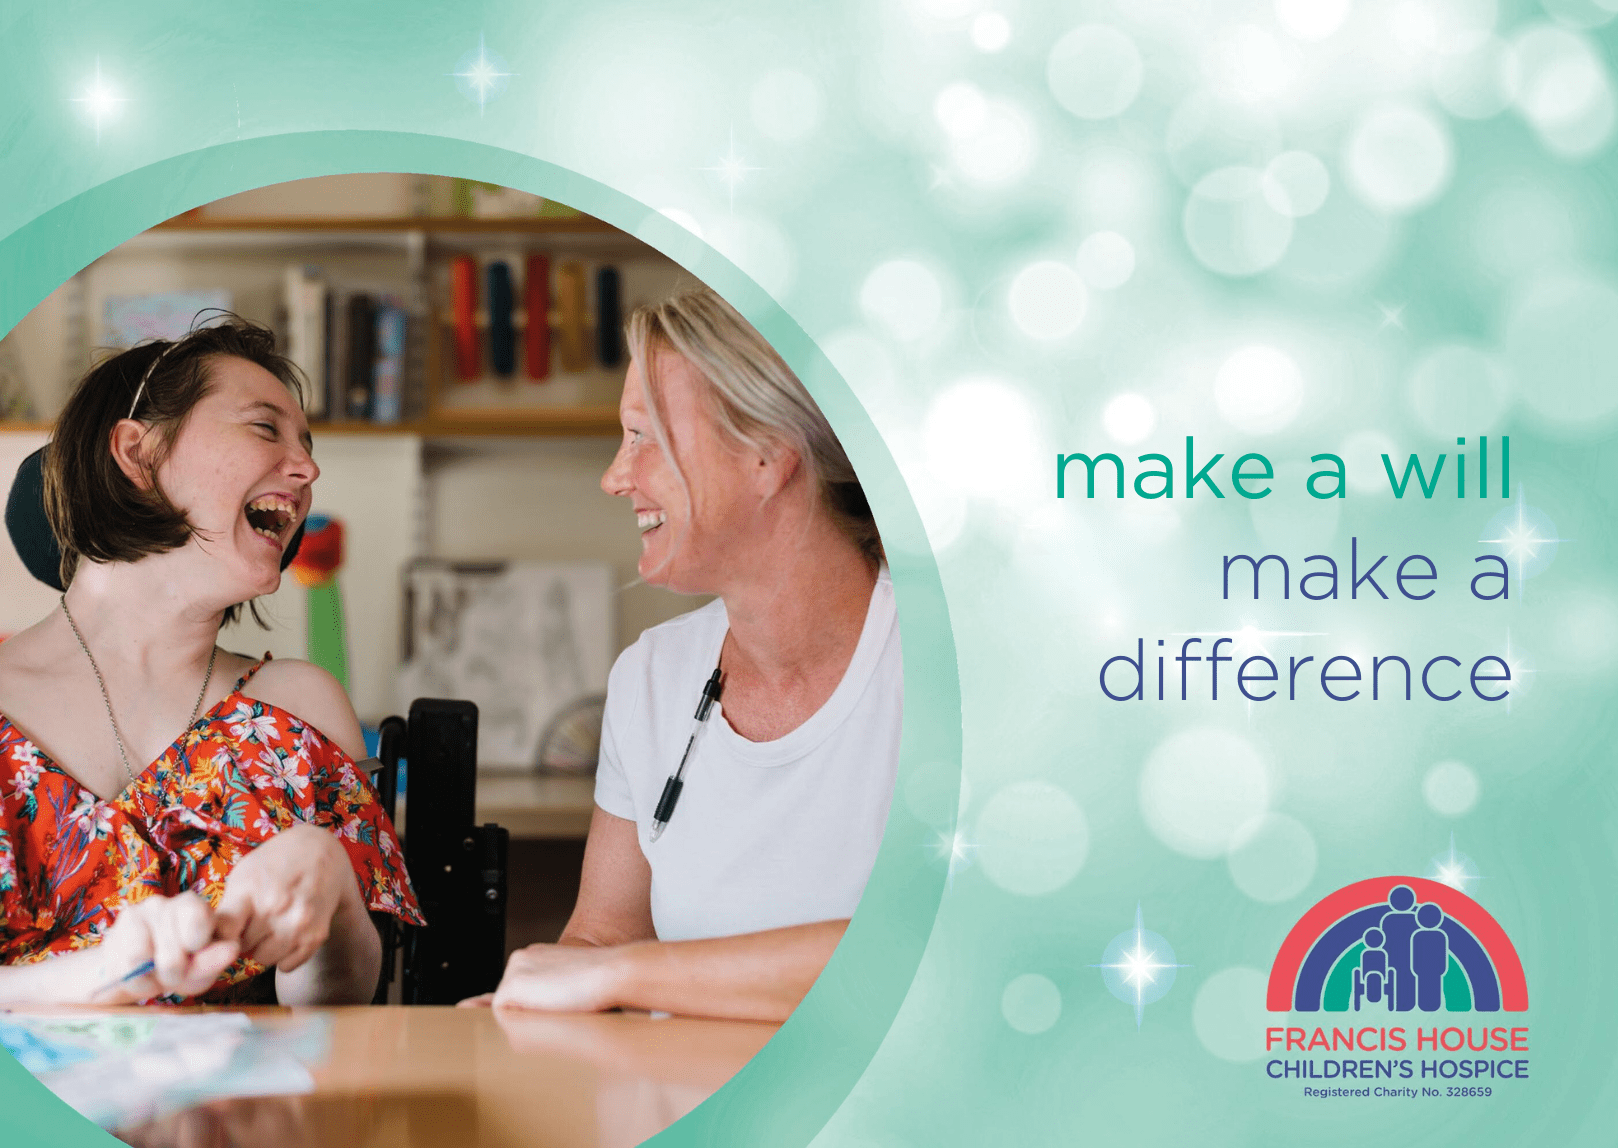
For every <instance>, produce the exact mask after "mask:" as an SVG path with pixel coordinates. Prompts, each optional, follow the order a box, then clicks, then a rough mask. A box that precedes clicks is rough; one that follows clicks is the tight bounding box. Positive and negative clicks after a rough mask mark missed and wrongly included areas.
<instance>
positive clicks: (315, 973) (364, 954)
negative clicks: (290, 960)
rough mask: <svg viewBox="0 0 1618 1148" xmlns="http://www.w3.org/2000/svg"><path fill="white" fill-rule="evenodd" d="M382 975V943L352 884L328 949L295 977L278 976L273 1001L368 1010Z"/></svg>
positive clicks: (320, 950) (279, 972) (333, 925)
mask: <svg viewBox="0 0 1618 1148" xmlns="http://www.w3.org/2000/svg"><path fill="white" fill-rule="evenodd" d="M381 971H382V940H381V938H380V937H378V936H377V932H376V926H375V925H373V924H372V923H371V915H370V913H369V912H368V911H367V909H366V906H365V901H364V898H362V897H361V895H360V891H359V886H358V884H355V883H352V882H351V883H350V886H349V887H348V888H345V890H344V892H343V900H342V902H341V903H340V904H339V906H338V909H337V912H336V913H335V914H334V915H333V917H332V923H331V933H330V935H329V936H328V937H327V938H326V943H325V944H324V945H321V946H320V948H318V949H316V950H315V953H314V955H313V956H312V957H310V958H309V959H308V960H307V961H305V962H304V963H303V964H301V965H299V966H298V967H297V968H296V969H294V970H293V971H292V972H284V971H282V970H280V969H277V970H276V973H275V997H276V1000H277V1001H279V1002H280V1003H281V1004H285V1005H335V1004H369V1003H370V1001H371V997H372V996H373V995H374V994H375V992H376V982H377V976H378V974H379V973H380V972H381Z"/></svg>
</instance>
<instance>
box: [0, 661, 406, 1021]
mask: <svg viewBox="0 0 1618 1148" xmlns="http://www.w3.org/2000/svg"><path fill="white" fill-rule="evenodd" d="M263 664H264V663H263V662H260V663H259V665H257V666H254V667H253V668H252V669H250V670H248V672H247V673H246V674H245V675H244V676H243V677H242V679H241V680H240V681H238V682H237V683H236V686H235V688H234V689H233V690H232V691H231V692H230V694H229V696H227V697H226V698H225V699H224V700H223V701H221V702H220V703H219V704H218V705H216V706H214V707H213V709H211V710H209V711H208V712H207V713H206V714H204V715H203V716H202V717H200V718H198V719H197V721H196V724H194V725H193V726H191V728H190V729H188V730H186V732H185V733H184V734H182V735H181V736H180V739H179V740H178V741H176V742H175V743H174V744H173V745H171V746H169V748H168V749H167V750H166V751H164V753H163V756H162V757H160V758H158V759H157V760H156V761H155V762H153V763H152V764H151V765H150V766H148V767H147V768H146V769H145V770H144V771H143V772H142V773H141V774H140V775H139V776H138V777H137V778H136V779H135V781H134V782H133V783H132V784H131V785H130V786H129V787H128V788H127V789H125V790H124V791H123V792H122V793H120V794H118V796H117V797H114V798H112V799H111V800H108V801H103V800H101V799H100V798H98V797H97V796H96V795H95V794H93V793H91V792H90V791H89V790H87V789H85V788H84V787H82V786H81V785H79V783H78V782H77V781H75V780H74V779H73V778H72V776H70V775H69V774H68V773H67V772H65V771H64V770H62V769H61V768H60V767H58V766H57V765H56V764H55V763H54V762H52V761H51V760H50V758H48V757H46V756H45V754H44V753H42V752H41V751H40V749H39V747H38V746H36V745H34V744H33V743H32V742H31V741H29V740H28V739H27V738H26V737H24V736H23V735H22V733H21V732H20V731H19V730H18V729H17V728H16V727H15V726H13V725H12V724H11V722H10V720H9V719H7V718H6V717H5V716H4V715H3V714H0V964H24V963H27V962H30V961H41V960H45V959H46V958H48V957H51V956H55V955H57V954H59V953H66V952H71V951H73V950H75V949H82V948H86V947H88V946H90V945H94V944H96V943H97V942H99V941H100V939H101V935H102V934H103V933H104V932H105V931H106V930H107V929H108V928H110V927H111V925H112V922H113V921H114V920H115V919H116V918H117V916H118V912H119V910H120V909H122V908H123V906H125V905H128V904H133V903H134V902H136V901H139V900H141V899H143V898H145V897H149V896H152V895H153V894H163V895H165V896H173V895H175V894H177V893H179V892H180V891H182V890H185V889H190V890H192V891H193V892H196V893H199V894H201V895H202V896H204V897H206V898H207V899H208V901H209V903H210V904H214V905H217V904H218V903H219V900H220V898H221V897H222V896H223V895H224V892H225V878H226V877H228V876H229V875H230V871H231V869H232V868H233V867H234V866H235V864H236V862H237V861H238V860H240V859H241V857H242V856H243V855H245V854H246V853H248V852H249V851H251V850H252V849H253V848H254V847H255V846H258V845H261V844H263V843H264V842H265V841H267V840H269V839H270V838H271V837H273V836H275V834H277V833H279V832H281V830H283V829H288V828H290V827H291V826H293V825H296V824H298V823H300V822H308V823H311V824H314V825H319V826H321V827H323V828H326V829H329V830H331V831H332V832H333V833H335V834H336V835H337V838H338V840H339V841H341V842H342V844H343V848H344V849H345V850H347V852H348V859H349V862H350V864H352V865H353V866H354V873H355V875H356V876H357V877H358V878H359V885H360V889H361V891H362V892H363V894H364V896H365V900H366V903H367V904H368V905H369V906H370V907H371V908H372V909H374V910H381V911H383V912H387V913H391V914H393V915H394V916H395V917H398V918H399V919H400V920H401V921H404V922H407V923H409V924H413V925H421V924H425V922H424V921H423V919H422V916H421V910H420V907H419V906H418V905H417V904H416V897H415V894H414V893H413V892H412V891H411V889H410V880H409V878H408V876H407V875H406V873H405V868H404V856H403V854H402V852H401V851H400V849H399V841H398V838H397V837H395V836H394V833H393V826H392V825H391V824H389V822H388V818H387V814H385V813H384V812H383V811H382V807H381V805H380V804H379V803H378V802H377V798H376V794H375V792H373V791H372V789H371V786H370V784H369V783H368V782H367V781H366V779H365V777H364V776H363V775H362V774H361V772H360V771H359V770H358V769H356V768H355V765H354V762H353V759H351V758H350V757H349V756H348V755H347V754H346V753H344V752H343V751H342V750H341V749H339V748H338V747H337V746H336V745H334V744H333V743H332V742H330V741H328V740H326V738H325V736H324V735H322V734H321V732H320V731H319V730H317V729H315V728H314V727H313V726H311V725H306V724H305V723H304V722H301V721H299V720H298V719H297V718H296V717H294V716H293V715H292V714H290V713H287V712H286V711H285V710H283V709H280V708H279V707H277V706H273V705H270V704H268V703H266V702H261V701H258V700H256V699H254V698H250V697H247V696H246V695H245V694H243V693H242V688H243V687H244V686H246V684H247V681H248V679H249V678H251V677H252V676H253V675H254V674H255V673H257V672H258V669H259V666H262V665H263ZM264 971H265V969H264V967H263V966H262V965H259V964H256V963H255V962H253V961H249V960H247V959H245V958H243V959H242V960H239V961H237V962H236V963H235V964H233V965H231V966H230V968H228V969H226V970H225V971H224V973H222V974H221V975H220V978H219V980H218V981H217V982H216V983H215V984H214V986H213V988H211V989H209V990H208V992H207V993H205V994H203V996H202V997H201V998H200V999H202V1000H204V1001H208V1000H229V999H234V998H235V997H237V996H238V995H240V990H242V989H244V988H245V987H246V982H248V981H250V980H252V979H253V978H254V977H256V976H258V975H259V974H260V973H263V972H264Z"/></svg>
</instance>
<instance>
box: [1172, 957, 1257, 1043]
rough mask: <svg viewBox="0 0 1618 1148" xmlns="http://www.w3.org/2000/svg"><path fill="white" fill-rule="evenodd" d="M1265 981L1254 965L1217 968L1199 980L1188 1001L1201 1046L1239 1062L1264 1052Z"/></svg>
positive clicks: (1193, 1025) (1192, 1023)
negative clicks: (1210, 974)
mask: <svg viewBox="0 0 1618 1148" xmlns="http://www.w3.org/2000/svg"><path fill="white" fill-rule="evenodd" d="M1268 985H1269V981H1268V978H1266V977H1265V975H1264V974H1263V973H1261V972H1259V970H1257V969H1250V968H1246V967H1245V966H1240V965H1238V966H1236V967H1235V968H1229V969H1221V970H1220V971H1219V972H1217V973H1215V974H1214V975H1213V976H1211V977H1209V978H1208V979H1207V980H1206V981H1204V982H1203V983H1202V987H1201V988H1200V989H1198V990H1197V997H1196V1000H1195V1001H1193V1002H1192V1005H1191V1025H1192V1027H1193V1028H1195V1029H1196V1031H1197V1039H1198V1040H1199V1041H1201V1042H1202V1047H1203V1048H1206V1049H1207V1050H1208V1051H1209V1052H1211V1053H1213V1054H1214V1055H1215V1056H1217V1057H1219V1059H1221V1060H1230V1061H1235V1062H1236V1063H1242V1062H1245V1061H1249V1060H1257V1059H1258V1058H1259V1057H1260V1056H1262V1055H1263V1054H1264V1029H1265V1027H1266V1026H1267V1025H1269V1024H1271V1023H1273V1021H1272V1018H1271V1015H1270V1013H1268V1012H1267V1011H1265V1008H1264V994H1265V991H1266V989H1267V988H1268Z"/></svg>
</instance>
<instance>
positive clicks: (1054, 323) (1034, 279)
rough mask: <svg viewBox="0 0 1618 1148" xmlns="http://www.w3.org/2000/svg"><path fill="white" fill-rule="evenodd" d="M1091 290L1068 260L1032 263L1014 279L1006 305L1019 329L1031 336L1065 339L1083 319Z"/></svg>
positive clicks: (1044, 339)
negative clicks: (1069, 264)
mask: <svg viewBox="0 0 1618 1148" xmlns="http://www.w3.org/2000/svg"><path fill="white" fill-rule="evenodd" d="M1088 304H1089V292H1087V291H1086V290H1085V287H1084V280H1083V279H1081V278H1079V273H1078V272H1077V271H1075V270H1073V268H1071V267H1069V266H1068V265H1067V264H1065V263H1058V262H1056V261H1055V260H1049V259H1045V260H1040V261H1038V262H1035V263H1030V264H1029V265H1028V266H1027V267H1024V268H1023V269H1022V270H1021V271H1019V272H1017V274H1016V275H1015V276H1014V277H1013V278H1012V280H1011V289H1010V290H1009V291H1008V292H1007V293H1006V307H1007V309H1008V310H1009V311H1010V312H1011V321H1012V322H1013V323H1015V324H1016V325H1017V329H1018V330H1020V331H1021V332H1022V333H1023V334H1025V335H1027V336H1028V337H1029V338H1032V339H1039V340H1041V341H1048V340H1052V339H1062V338H1065V337H1067V336H1068V335H1071V334H1072V333H1073V332H1074V331H1077V330H1078V329H1079V324H1080V323H1082V322H1084V312H1085V308H1086V307H1087V306H1088Z"/></svg>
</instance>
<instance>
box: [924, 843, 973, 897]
mask: <svg viewBox="0 0 1618 1148" xmlns="http://www.w3.org/2000/svg"><path fill="white" fill-rule="evenodd" d="M929 848H930V849H932V851H933V855H934V856H936V857H938V858H939V859H940V860H944V861H945V863H946V865H947V866H948V868H949V876H948V877H947V878H946V883H947V884H948V885H950V886H952V887H953V886H954V884H955V873H956V870H958V869H966V868H969V867H970V866H971V864H972V853H973V851H974V850H976V849H977V843H976V842H975V841H968V840H967V839H966V834H964V833H962V832H961V831H960V830H959V829H955V830H949V829H940V830H939V831H938V836H937V837H936V838H935V839H934V840H933V842H932V844H931V845H930V846H929Z"/></svg>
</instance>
